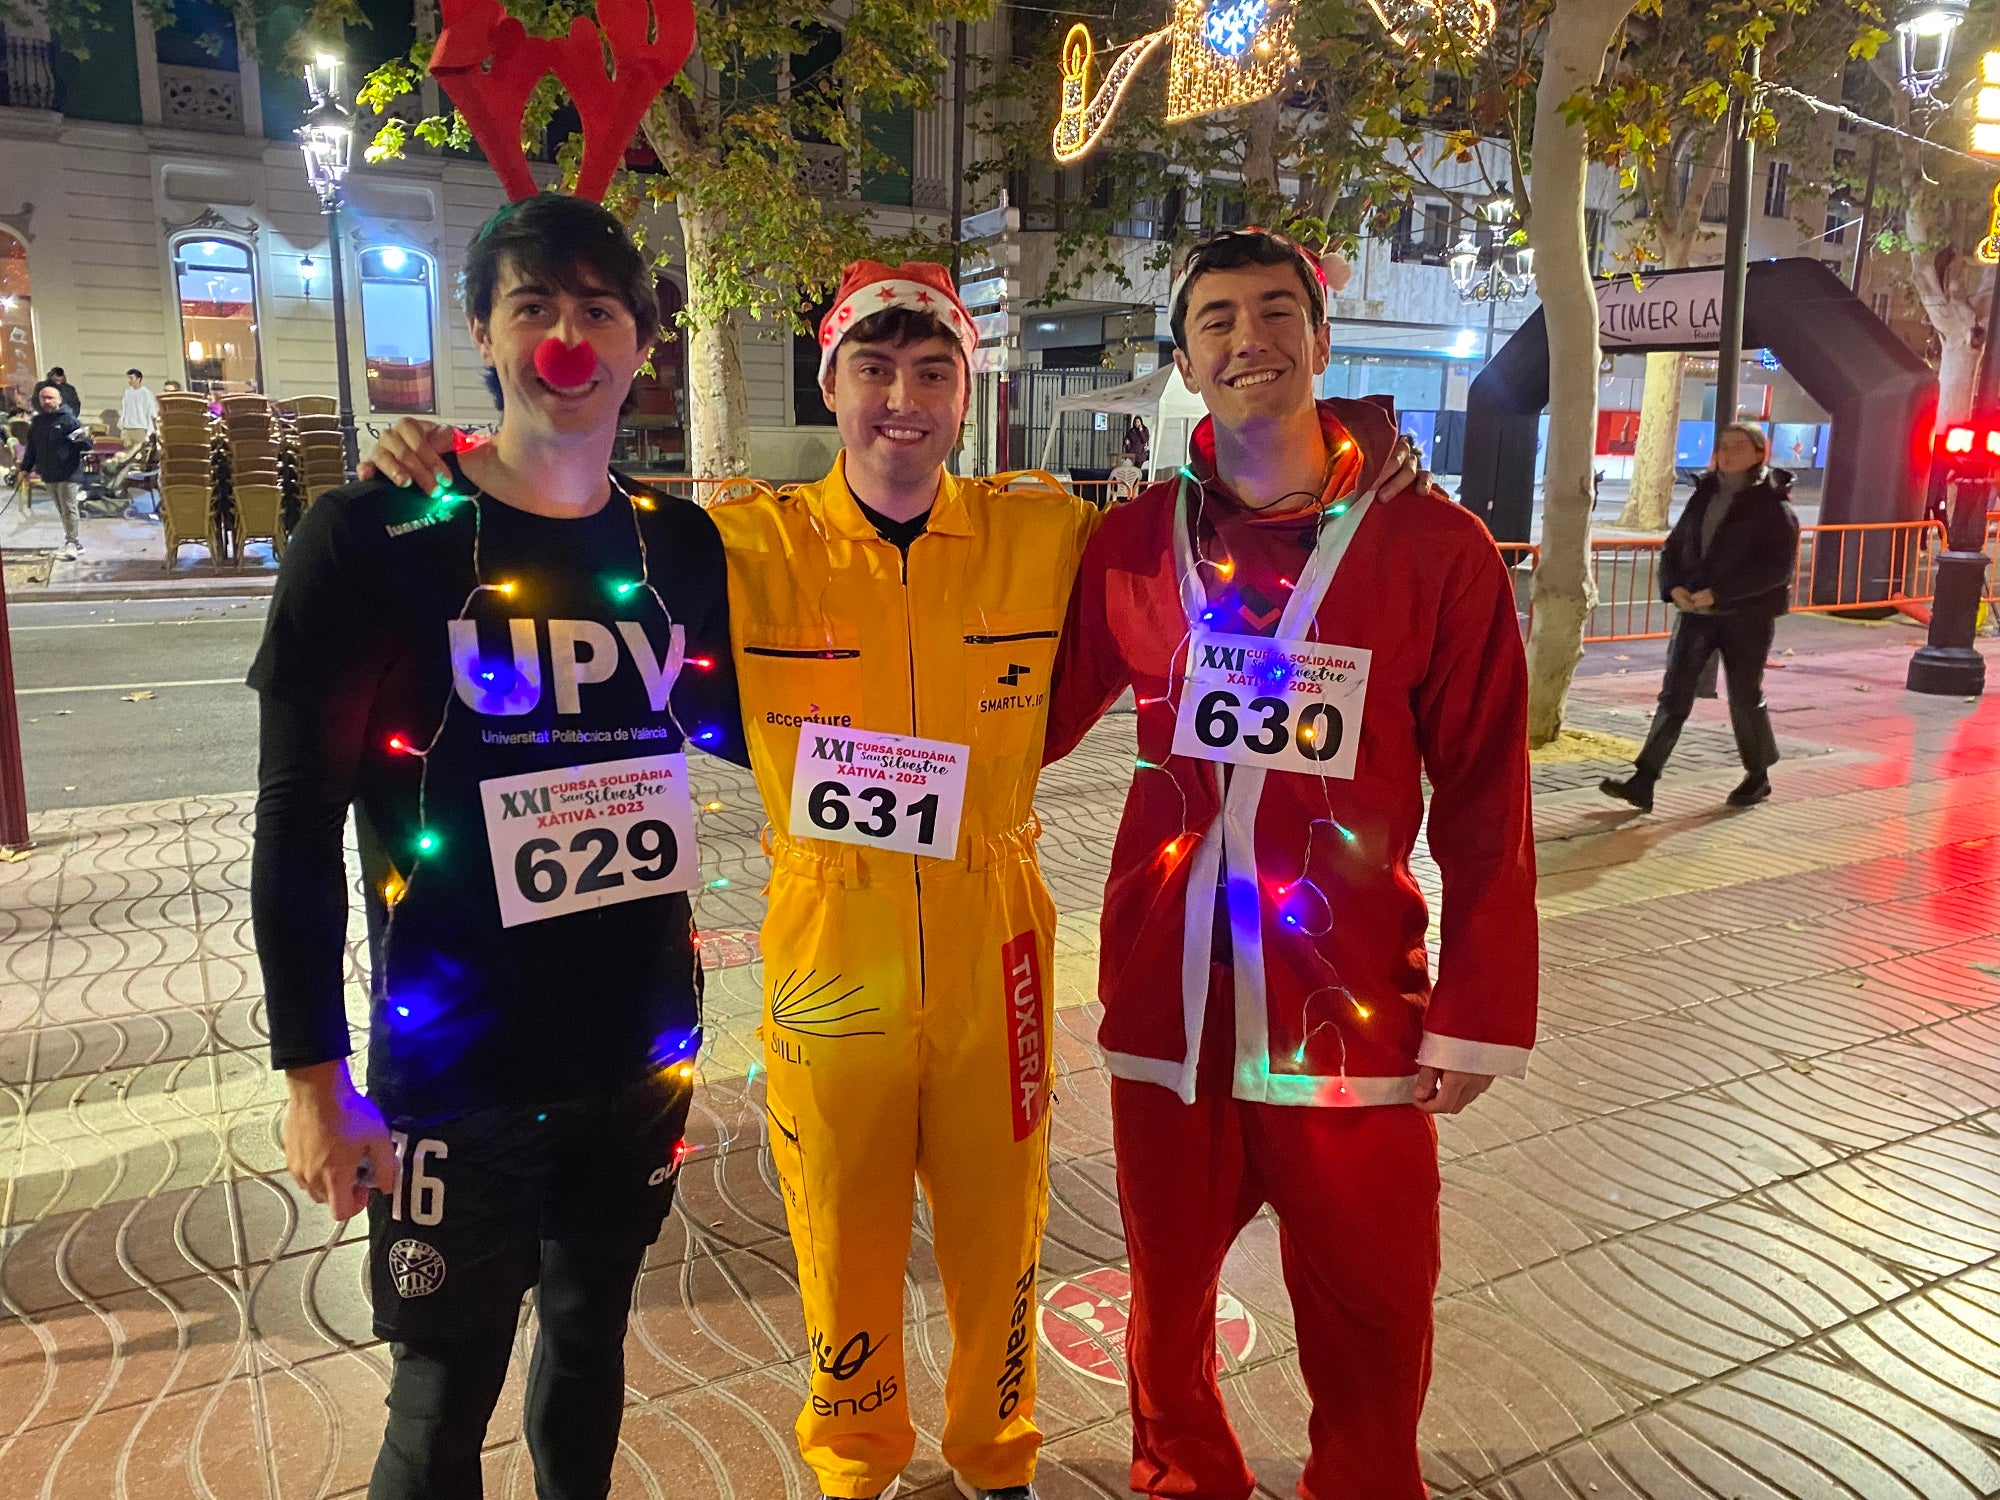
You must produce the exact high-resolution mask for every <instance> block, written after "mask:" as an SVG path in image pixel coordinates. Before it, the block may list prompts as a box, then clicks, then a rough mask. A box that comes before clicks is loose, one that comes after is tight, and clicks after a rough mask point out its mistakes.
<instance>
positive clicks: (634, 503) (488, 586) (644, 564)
mask: <svg viewBox="0 0 2000 1500" xmlns="http://www.w3.org/2000/svg"><path fill="white" fill-rule="evenodd" d="M609 478H610V481H611V487H612V489H613V490H614V491H616V492H617V493H618V494H619V495H621V496H623V497H624V499H625V501H626V503H627V505H628V506H629V507H630V510H631V516H632V536H633V540H634V542H635V544H636V545H637V548H638V553H639V578H638V579H637V580H636V581H618V580H614V581H613V582H612V584H611V591H612V593H613V596H614V597H616V598H620V599H624V598H628V597H629V596H630V595H632V594H634V593H636V592H638V591H639V590H640V589H644V590H645V592H646V593H647V595H648V596H649V597H651V599H652V601H653V603H654V604H655V605H656V606H657V607H658V608H659V611H660V613H661V615H662V616H663V617H664V618H665V619H666V622H667V631H668V638H669V639H670V640H671V638H672V633H673V631H674V630H675V629H677V628H678V626H677V623H676V621H675V620H674V615H673V611H672V610H671V609H669V608H668V607H667V602H666V600H665V599H664V598H662V597H661V595H660V591H659V589H658V588H657V587H656V586H655V585H654V583H653V579H652V567H651V558H650V555H649V553H648V551H647V547H646V534H645V530H644V528H643V527H642V526H641V525H640V524H639V512H640V511H641V510H654V509H656V508H657V506H656V505H655V504H654V503H653V502H652V500H651V498H650V497H647V496H640V495H635V494H634V493H633V492H632V491H631V490H628V489H627V488H626V487H625V485H624V483H623V482H622V481H621V480H620V479H619V477H618V475H617V474H616V473H611V474H610V475H609ZM475 488H476V486H475ZM431 499H432V501H433V506H432V511H431V514H432V516H433V517H435V518H437V519H438V520H439V521H448V520H450V519H451V513H452V512H453V511H454V510H455V509H457V508H458V507H459V506H461V505H469V506H470V508H471V513H472V558H471V562H472V587H471V588H470V589H469V590H468V591H467V593H466V596H465V598H464V600H463V601H462V602H461V603H460V604H459V607H458V611H457V613H456V614H455V615H454V616H453V620H454V621H465V620H467V619H469V618H470V617H471V612H472V607H473V605H474V604H475V603H476V602H477V601H478V599H479V596H480V595H482V594H489V593H490V594H498V595H499V596H500V597H501V598H503V599H513V598H514V597H515V595H516V594H517V593H518V592H519V589H520V585H519V583H518V581H517V580H514V579H498V580H494V581H491V582H489V581H488V580H487V579H486V577H485V559H484V550H483V549H484V543H485V509H484V507H483V506H481V505H480V503H479V496H478V495H461V494H459V493H457V492H456V491H455V490H453V489H451V487H450V483H449V481H444V482H441V483H440V484H439V486H438V488H437V489H436V490H435V491H433V492H432V495H431ZM480 660H481V661H482V662H483V658H480ZM682 660H683V663H684V664H685V665H690V666H693V667H695V668H696V669H697V670H699V671H710V670H713V669H714V666H715V660H714V658H712V657H706V656H700V657H683V659H682ZM488 680H490V678H489V679H488ZM458 697H459V694H458V691H457V688H456V686H455V685H454V687H453V689H452V690H451V691H450V692H448V693H447V694H446V695H445V699H444V704H443V706H442V708H441V709H440V710H439V713H438V722H437V728H436V729H434V730H433V731H432V732H431V736H430V738H429V740H428V741H426V742H425V743H424V744H423V745H422V746H421V747H419V746H418V745H416V744H415V743H414V742H413V741H412V740H411V739H410V737H409V735H408V734H406V733H405V732H403V731H401V730H395V731H392V732H391V733H390V735H389V737H388V741H387V746H388V749H389V750H390V751H391V752H393V753H395V754H398V755H409V756H414V757H415V758H416V759H417V760H419V761H420V762H422V769H421V770H420V771H419V772H418V775H417V836H416V839H415V849H416V857H415V858H412V859H411V860H410V868H409V871H408V873H407V874H405V873H404V872H403V871H401V870H399V869H398V868H397V867H396V865H395V864H394V862H393V861H392V862H391V864H390V867H389V873H388V875H387V877H386V878H385V879H384V880H383V881H382V884H381V885H380V886H379V887H378V893H379V894H380V896H381V898H382V901H383V904H384V906H385V907H386V909H387V913H388V915H387V918H386V920H385V921H384V923H383V928H382V984H383V994H384V997H385V999H389V996H388V983H389V979H388V976H389V970H390V966H391V965H390V954H391V951H392V945H393V943H394V940H395V932H396V913H397V911H398V910H399V909H400V907H401V906H402V903H403V901H404V900H405V899H406V898H407V897H408V895H409V892H410V888H411V886H412V885H413V884H414V883H415V880H416V877H417V872H418V870H419V869H420V868H421V867H422V864H423V856H426V855H432V854H436V853H438V852H439V851H440V850H441V849H443V848H444V840H443V839H442V838H441V837H440V836H439V834H438V832H437V831H436V830H435V829H433V828H432V827H431V826H430V807H429V795H430V769H431V767H430V757H431V752H432V751H434V750H436V748H437V746H438V744H439V742H440V741H441V740H442V739H443V737H444V732H445V730H446V728H447V727H448V726H449V724H450V720H451V710H452V705H453V704H454V703H455V702H456V701H458ZM666 714H667V719H668V722H669V723H671V724H672V725H673V727H674V731H675V732H676V733H677V734H678V735H679V736H680V738H681V742H682V743H683V744H684V745H685V744H699V745H702V746H704V747H707V746H710V745H713V744H714V743H715V742H716V741H717V740H718V739H720V738H721V731H720V730H719V729H717V728H715V727H713V726H706V727H702V728H700V729H698V730H697V731H696V733H695V734H694V735H692V736H690V735H689V734H688V732H687V729H686V727H685V726H684V725H683V724H682V723H681V721H680V715H679V713H678V711H677V710H676V709H675V706H674V701H673V691H672V689H671V687H670V688H669V689H668V692H667V696H666ZM721 805H722V804H721V803H720V802H716V803H714V804H712V806H713V807H716V808H719V807H720V806H721ZM728 884H729V882H728V880H727V879H723V880H720V881H717V882H712V883H711V885H710V886H709V887H708V888H710V889H716V888H726V887H727V886H728ZM697 900H698V898H697V899H691V900H690V903H689V906H690V915H689V933H690V936H691V937H692V938H693V939H694V940H695V942H696V944H697V946H698V944H699V933H698V931H697V930H696V928H695V924H694V920H693V908H694V906H695V905H696V904H697ZM697 962H699V958H698V957H697ZM389 1003H390V1005H391V1009H392V1010H393V1011H394V1012H395V1014H396V1015H397V1016H398V1017H400V1018H402V1019H405V1020H407V1019H408V1018H409V1015H410V1007H409V1006H408V1005H406V1004H401V1003H397V1002H396V1001H394V1000H393V999H389ZM703 1034H704V1014H703V1010H702V995H701V986H700V985H698V984H697V985H696V986H695V1025H694V1030H693V1031H692V1032H691V1033H689V1034H688V1035H687V1036H686V1037H685V1038H684V1039H683V1041H682V1043H681V1046H680V1049H679V1050H681V1051H685V1050H686V1049H687V1047H688V1046H690V1045H694V1044H696V1043H698V1041H699V1038H700V1037H701V1036H702V1035H703ZM662 1066H665V1065H664V1064H662ZM685 1066H686V1067H687V1069H688V1073H687V1076H689V1077H692V1076H693V1064H692V1062H689V1063H687V1064H685Z"/></svg>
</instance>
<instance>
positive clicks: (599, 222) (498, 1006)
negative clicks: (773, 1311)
mask: <svg viewBox="0 0 2000 1500" xmlns="http://www.w3.org/2000/svg"><path fill="white" fill-rule="evenodd" d="M464 292H465V301H466V310H467V314H468V318H469V321H470V325H471V331H472V335H473V338H474V340H475V342H476V343H477V344H478V346H479V349H480V352H481V354H482V356H483V357H484V359H485V360H486V361H487V363H488V365H489V367H490V376H489V381H490V383H491V384H492V385H493V386H494V388H495V392H496V395H497V396H499V397H500V399H501V403H502V420H501V426H500V431H499V433H498V435H497V436H496V437H495V439H494V440H493V442H492V443H490V444H488V445H484V446H481V447H477V448H472V449H469V450H467V451H466V452H465V453H463V454H462V455H460V456H459V458H458V459H457V461H456V462H455V464H454V465H453V474H452V477H451V481H450V483H449V484H448V485H445V486H442V487H440V488H439V489H438V490H437V491H435V492H434V493H432V494H430V495H425V494H423V493H420V492H418V491H415V490H412V489H408V488H399V487H396V486H392V485H390V484H388V483H385V482H381V481H377V482H373V483H364V484H358V485H353V486H350V487H349V488H347V489H345V490H341V491H336V492H334V493H333V494H331V495H329V496H326V497H325V498H323V499H321V500H320V501H319V502H318V504H316V505H315V506H314V507H313V508H312V510H311V511H309V512H308V513H307V516H306V518H305V520H304V521H303V522H302V523H301V525H300V527H299V529H298V532H297V533H296V535H295V536H294V538H293V540H292V543H291V545H290V546H289V548H288V549H287V552H286V556H285V564H284V568H283V570H282V572H281V574H280V577H279V583H278V589H277V595H276V597H275V599H274V600H273V603H272V610H271V616H270V621H269V624H268V626H267V629H266V633H265V639H264V643H263V646H262V649H261V650H260V651H259V653H258V656H257V660H256V662H255V664H254V666H253V667H252V669H251V674H250V682H251V685H252V686H253V687H255V688H256V689H257V690H258V692H259V694H260V695H261V704H262V766H261V771H260V778H259V781H260V786H259V796H258V808H257V832H256V846H255V858H254V862H253V869H252V909H253V915H254V919H255V925H256V935H257V947H258V955H259V958H260V961H261V963H262V965H263V969H264V977H265V989H266V994H267V1005H268V1010H269V1015H270V1028H271V1045H272V1062H273V1065H274V1066H275V1067H278V1068H281V1069H283V1070H284V1071H285V1073H286V1078H287V1083H288V1088H289V1095H290V1102H289V1106H288V1108H287V1111H286V1118H285V1157H286V1163H287V1165H288V1166H289V1167H290V1168H291V1171H292V1173H293V1175H294V1177H295V1178H296V1179H297V1180H298V1182H299V1183H300V1184H301V1186H302V1187H304V1188H305V1190H306V1191H307V1192H308V1193H309V1194H310V1195H311V1196H312V1197H313V1198H314V1199H315V1200H317V1201H319V1202H323V1203H325V1204H327V1205H328V1206H329V1207H330V1208H331V1209H332V1210H333V1212H334V1214H335V1216H336V1217H337V1218H340V1219H343V1220H344V1219H346V1218H348V1217H350V1216H352V1215H353V1214H354V1213H356V1212H358V1211H359V1210H360V1209H361V1208H363V1207H366V1208H367V1209H368V1210H369V1220H370V1231H371V1280H372V1287H373V1294H374V1304H375V1326H376V1331H377V1332H378V1334H380V1335H381V1336H382V1337H384V1338H387V1339H390V1340H391V1341H392V1346H393V1353H394V1356H395V1370H394V1375H393V1377H392V1380H391V1383H390V1390H389V1400H388V1405H389V1411H390V1417H389V1424H388V1431H387V1433H386V1435H385V1438H384V1442H383V1446H382V1450H381V1453H380V1455H379V1456H378V1459H377V1462H376V1468H375V1475H374V1482H373V1484H372V1486H371V1488H370V1495H371V1497H373V1500H406V1497H408V1500H414V1497H437V1500H464V1497H468V1496H476V1495H477V1494H478V1493H479V1491H480V1470H479V1453H480V1447H481V1444H482V1442H483V1439H484V1435H485V1429H486V1423H487V1419H488V1418H489V1416H490V1415H491V1412H492V1409H493V1405H494V1402H495V1400H496V1399H497V1397H498V1395H499V1392H500V1387H501V1383H502V1381H503V1380H504V1378H505V1375H506V1370H507V1363H508V1359H509V1355H510V1352H511V1349H512V1346H513V1341H514V1334H515V1328H516V1324H517V1321H518V1317H519V1308H520V1299H521V1297H522V1295H523V1293H524V1292H526V1291H527V1290H528V1289H529V1288H530V1287H533V1288H534V1289H535V1292H536V1305H537V1310H538V1313H539V1317H540V1324H541V1327H540V1334H539V1337H538V1339H537V1342H536V1348H535V1357H534V1364H533V1368H532V1370H531V1372H530V1375H529V1382H528V1392H527V1400H526V1409H525V1412H524V1417H523V1425H524V1427H525V1429H526V1434H527V1439H528V1445H529V1448H530V1451H531V1452H532V1454H533V1457H534V1462H535V1471H536V1484H537V1489H538V1491H539V1493H540V1494H541V1495H542V1496H544V1497H545V1500H571V1497H583V1496H592V1497H601V1496H603V1495H604V1494H605V1492H606V1490H607V1488H608V1486H609V1482H610V1470H611V1463H612V1459H613V1456H614V1453H615V1451H616V1446H617V1434H618V1423H619V1415H620V1410H621V1408H622V1405H623V1396H624V1384H623V1353H622V1350H623V1340H624V1332H625V1315H626V1310H627V1308H628V1307H629V1305H630V1301H631V1291H632V1285H633V1282H634V1280H635V1278H636V1277H637V1274H638V1270H639V1265H640V1262H641V1260H642V1259H643V1257H644V1254H645V1250H646V1247H647V1246H648V1245H649V1244H650V1243H651V1242H652V1241H653V1239H654V1238H655V1237H656V1235H657V1234H658V1232H659V1227H660V1223H661V1220H662V1218H663V1217H664V1215H665V1214H666V1212H667V1209H668V1207H669V1205H670V1203H671V1201H672V1195H673V1188H674V1181H675V1174H676V1169H677V1167H678V1164H679V1159H680V1150H681V1135H682V1129H683V1125H684V1123H685V1120H686V1116H687V1110H688V1103H689V1098H690V1095H691V1091H692V1079H693V1072H694V1069H693V1060H694V1057H695V1053H696V1051H697V1049H698V1047H699V1042H700V989H701V983H700V981H701V976H700V968H699V964H698V962H697V958H696V954H695V945H694V932H693V923H692V916H691V912H690V908H689V902H688V897H687V895H686V892H687V891H688V890H689V889H690V888H692V887H693V886H694V885H695V884H696V883H697V875H696V872H697V851H696V849H695V847H694V837H693V826H692V811H691V804H690V800H689V795H688V788H687V774H686V764H685V759H684V755H683V751H684V749H685V747H686V744H687V742H688V741H690V740H691V741H693V742H694V743H695V744H696V745H697V746H699V747H701V748H704V749H708V750H710V751H712V752H716V753H724V754H732V755H734V756H736V757H737V758H741V756H742V754H743V752H742V749H741V728H740V725H739V723H738V714H737V707H736V696H735V688H734V684H733V677H732V675H731V670H730V663H729V649H728V646H729V633H728V604H727V591H726V582H725V574H724V566H723V557H722V548H721V543H720V540H719V538H718V537H717V534H716V530H715V527H714V525H713V524H712V523H711V522H710V521H709V520H708V518H707V517H706V515H705V514H704V513H703V512H701V511H700V510H699V509H698V508H696V507H695V506H693V505H691V504H688V503H685V502H682V501H677V500H674V499H671V498H665V497H655V496H653V495H650V494H648V493H645V492H643V491H639V490H635V489H634V488H633V487H632V486H631V485H629V484H628V483H626V482H625V481H624V480H622V479H621V478H620V477H619V476H617V475H615V474H613V473H612V472H611V471H610V470H609V467H608V460H609V456H610V450H611V445H612V441H613V439H614V437H615V435H616V430H617V422H618V416H619V411H620V407H621V403H622V402H624V400H625V399H626V397H627V395H628V393H629V391H630V389H631V384H632V380H633V377H634V375H635V374H636V372H637V370H638V368H639V365H640V363H641V361H642V360H643V359H644V357H645V352H646V349H647V348H648V346H649V345H650V344H651V342H652V340H653V336H654V333H655V330H656V327H657V318H658V314H657V309H656V304H655V302H654V294H653V283H652V275H651V272H650V270H649V269H648V268H647V266H646V263H645V260H644V257H643V256H642V255H641V254H640V253H639V251H638V250H637V248H636V247H635V246H634V245H633V244H632V242H631V240H630V239H629V237H627V236H626V234H625V233H624V231H623V230H622V229H621V228H620V227H619V225H618V224H617V221H616V220H615V219H613V218H612V217H611V216H610V215H609V214H607V213H605V212H604V210H602V209H601V208H599V207H598V206H596V205H595V204H591V203H588V202H586V201H583V200H580V199H575V198H568V197H561V196H557V195H552V194H545V195H543V196H541V197H538V198H533V199H529V200H526V201H525V202H522V203H519V204H516V205H513V206H512V207H510V208H509V209H506V210H503V211H502V213H501V214H499V215H497V216H496V217H495V219H494V220H493V221H492V222H491V223H490V224H489V225H488V226H487V228H486V229H485V230H483V231H482V232H481V235H480V237H479V238H478V240H476V241H475V243H474V245H473V247H472V249H471V251H470V252H469V253H468V256H467V260H466V265H465V271H464ZM350 805H351V806H352V807H353V809H354V812H355V820H356V825H357V834H358V840H359V845H360V852H361V863H362V871H363V877H364V885H365V890H366V896H367V905H368V929H369V939H370V957H371V963H370V970H371V995H370V1000H371V1004H370V1024H369V1048H368V1090H367V1094H366V1095H365V1096H364V1095H362V1094H361V1093H359V1092H357V1091H356V1089H355V1087H354V1085H353V1083H352V1081H351V1079H350V1076H349V1073H348V1066H347V1061H346V1059H347V1055H348V1053H349V1052H350V1050H351V1049H350V1044H349V1040H348V1029H347V1022H346V1017H345V1013H344V1005H343V989H344V983H343V980H344V960H345V933H346V925H347V902H346V876H345V873H344V870H343V862H342V856H341V834H342V828H343V824H344V821H345V817H346V813H347V809H348V808H349V806H350Z"/></svg>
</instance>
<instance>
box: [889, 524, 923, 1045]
mask: <svg viewBox="0 0 2000 1500" xmlns="http://www.w3.org/2000/svg"><path fill="white" fill-rule="evenodd" d="M922 540H923V536H922V535H918V536H916V537H914V538H912V539H911V541H910V549H914V548H915V547H916V545H917V543H919V542H921V541H922ZM891 545H894V544H893V543H892V544H891ZM896 555H897V557H898V558H899V559H900V560H901V563H902V568H903V659H904V660H905V662H907V663H908V665H909V669H910V733H911V734H913V735H914V734H915V733H916V732H917V634H916V621H915V620H914V619H912V618H911V616H910V552H909V550H906V549H904V548H902V547H897V548H896ZM910 874H911V877H912V878H913V879H914V880H915V881H916V886H917V997H918V999H919V1000H920V1001H922V1002H923V1003H924V1007H925V1009H927V1010H928V1009H929V999H928V991H929V988H930V985H929V976H928V974H927V972H926V970H925V965H924V862H923V859H922V857H921V856H919V855H915V854H912V855H911V856H910Z"/></svg>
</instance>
